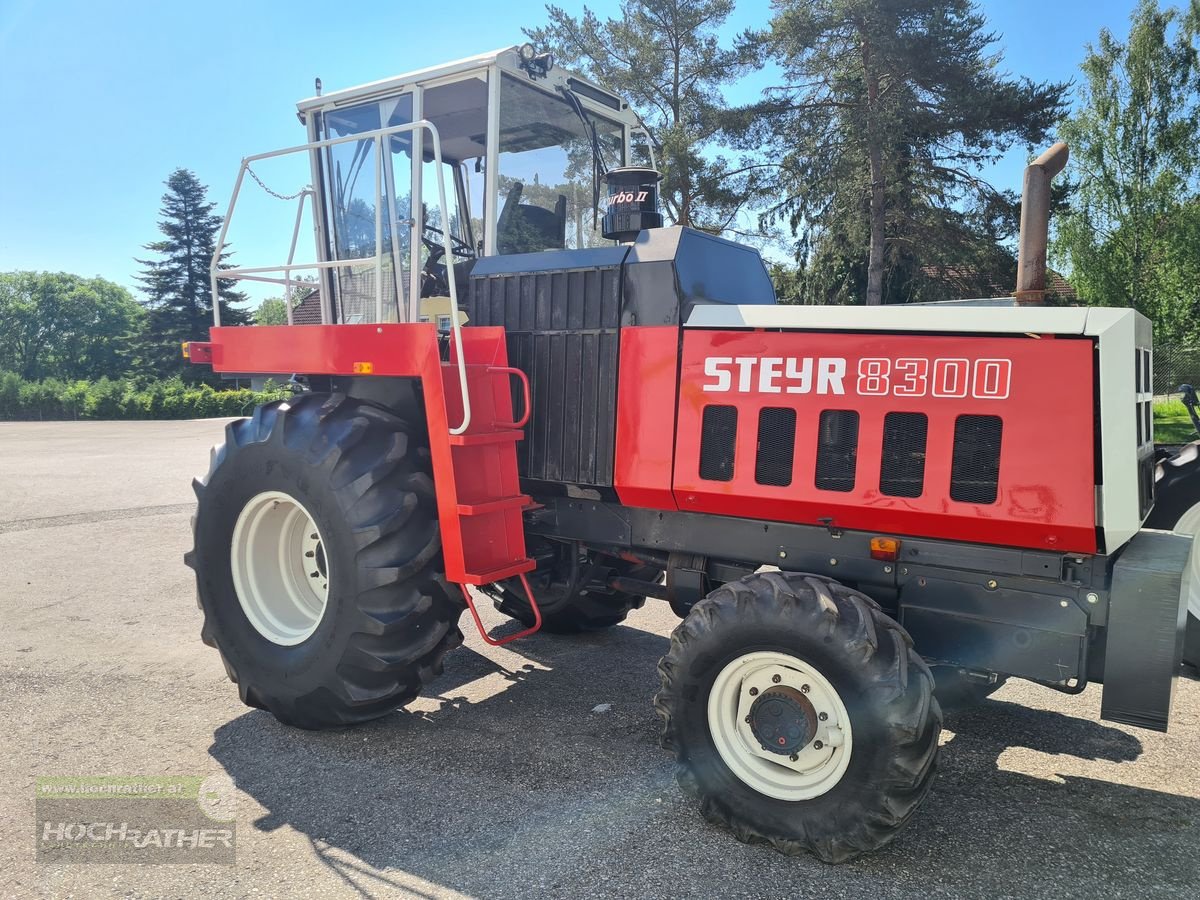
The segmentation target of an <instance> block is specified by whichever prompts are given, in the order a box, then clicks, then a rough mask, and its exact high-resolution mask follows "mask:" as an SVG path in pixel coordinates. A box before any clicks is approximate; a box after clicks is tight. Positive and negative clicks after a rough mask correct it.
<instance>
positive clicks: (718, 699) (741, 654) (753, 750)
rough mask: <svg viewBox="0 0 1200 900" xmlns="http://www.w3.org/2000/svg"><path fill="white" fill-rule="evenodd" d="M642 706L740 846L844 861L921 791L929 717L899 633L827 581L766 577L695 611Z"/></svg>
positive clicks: (881, 835) (935, 723)
mask: <svg viewBox="0 0 1200 900" xmlns="http://www.w3.org/2000/svg"><path fill="white" fill-rule="evenodd" d="M659 673H660V675H661V676H662V689H661V690H660V691H659V693H658V696H657V697H656V698H655V707H656V709H657V710H658V713H659V716H660V717H661V719H662V723H663V746H664V747H665V748H667V749H669V750H674V751H675V754H676V757H677V760H678V770H677V773H678V778H679V781H680V784H681V785H682V786H683V788H684V789H685V790H686V791H688V792H689V793H691V794H693V795H695V796H697V797H698V798H699V799H700V810H701V813H702V814H703V815H704V817H705V818H706V819H708V820H709V821H710V822H713V823H715V824H720V825H724V826H726V827H728V828H730V829H732V831H733V833H734V834H735V835H736V836H737V837H738V839H740V840H743V841H747V842H758V841H765V842H768V843H770V844H771V845H772V846H774V847H775V848H776V849H777V850H780V851H782V852H784V853H789V854H794V853H799V852H805V851H806V852H810V853H813V854H815V855H816V856H818V857H819V858H821V859H822V860H824V861H826V862H842V861H844V860H848V859H852V858H854V857H855V856H858V855H859V854H861V853H864V852H867V851H870V850H874V849H877V848H878V847H881V846H883V845H884V844H886V843H887V842H888V841H889V840H891V839H892V837H893V836H894V835H895V833H896V832H897V831H898V830H899V829H900V827H901V826H902V825H903V824H904V823H905V822H906V821H907V820H908V819H909V817H910V816H911V815H912V814H913V813H914V812H915V811H916V809H917V807H918V806H919V805H920V803H921V801H922V800H923V799H924V798H925V796H926V794H928V792H929V788H930V786H931V784H932V781H933V773H934V768H935V761H936V758H937V749H938V735H939V733H940V730H941V721H942V714H941V709H940V708H939V706H938V703H937V701H936V700H935V699H934V697H933V677H932V675H931V674H930V671H929V668H928V667H927V666H926V665H925V663H924V662H923V661H922V660H921V658H920V657H919V656H917V654H916V653H915V652H914V651H913V649H912V642H911V640H910V639H909V637H908V634H907V633H906V632H905V631H904V629H903V628H901V627H900V625H899V624H898V623H896V622H895V621H893V620H892V619H890V618H889V617H888V616H886V615H884V613H883V612H882V611H881V610H880V609H879V607H878V606H877V605H876V604H875V603H874V602H873V601H871V600H870V599H869V598H868V597H866V596H865V595H863V594H860V593H858V592H857V591H853V590H851V589H849V588H847V587H845V586H844V585H841V584H839V583H837V582H835V581H830V580H827V579H824V578H818V577H814V576H806V575H799V574H790V573H784V572H771V573H763V574H758V575H751V576H749V577H747V578H743V579H742V580H741V581H737V582H733V583H730V584H727V585H724V586H722V587H720V588H718V589H717V590H715V591H713V592H712V593H711V594H709V595H708V597H706V598H705V599H704V600H702V601H700V602H699V603H697V604H696V605H695V607H693V609H692V611H691V612H690V613H689V614H688V616H687V618H686V619H684V621H683V622H682V623H681V624H680V625H679V626H678V627H677V628H676V629H675V632H674V634H672V636H671V648H670V651H669V652H668V653H667V655H666V656H665V657H664V658H663V660H662V662H661V663H660V664H659Z"/></svg>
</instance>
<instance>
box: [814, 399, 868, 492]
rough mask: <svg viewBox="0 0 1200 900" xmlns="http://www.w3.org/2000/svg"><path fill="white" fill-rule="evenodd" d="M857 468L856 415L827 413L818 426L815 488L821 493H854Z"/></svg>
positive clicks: (831, 410)
mask: <svg viewBox="0 0 1200 900" xmlns="http://www.w3.org/2000/svg"><path fill="white" fill-rule="evenodd" d="M857 464H858V413H856V412H854V411H853V410H849V409H827V410H825V411H824V412H822V413H821V420H820V422H819V423H818V425H817V473H816V480H815V484H816V486H817V487H819V488H820V489H821V490H823V491H843V492H849V491H852V490H854V469H855V466H856V465H857Z"/></svg>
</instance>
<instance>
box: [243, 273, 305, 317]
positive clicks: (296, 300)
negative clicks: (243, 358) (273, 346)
mask: <svg viewBox="0 0 1200 900" xmlns="http://www.w3.org/2000/svg"><path fill="white" fill-rule="evenodd" d="M295 281H297V282H302V283H301V284H293V285H292V286H291V287H289V288H288V289H287V290H286V292H285V296H283V297H268V298H267V299H266V300H264V301H263V302H262V303H260V304H259V305H258V309H256V310H255V311H254V313H253V315H252V316H251V319H252V321H253V322H254V324H255V325H286V324H287V307H288V302H289V300H290V301H291V304H292V309H293V310H294V309H295V308H296V307H297V306H299V305H300V304H301V303H302V302H303V301H304V299H305V298H306V297H308V296H309V294H311V293H312V292H313V291H314V290H316V288H317V278H316V276H315V275H300V276H296V277H295Z"/></svg>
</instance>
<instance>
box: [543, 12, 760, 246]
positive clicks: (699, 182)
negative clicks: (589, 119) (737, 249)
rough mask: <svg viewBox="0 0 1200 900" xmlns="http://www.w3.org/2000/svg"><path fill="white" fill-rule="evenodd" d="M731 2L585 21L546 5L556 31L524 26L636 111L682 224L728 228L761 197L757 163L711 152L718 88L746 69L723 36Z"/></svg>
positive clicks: (665, 197) (665, 194)
mask: <svg viewBox="0 0 1200 900" xmlns="http://www.w3.org/2000/svg"><path fill="white" fill-rule="evenodd" d="M733 6H734V4H733V0H622V2H621V4H620V9H621V13H620V15H619V16H616V17H614V18H611V19H605V20H601V19H600V18H599V17H598V16H597V15H596V14H595V13H594V12H593V11H592V10H590V9H588V8H587V7H584V9H583V15H582V16H580V17H579V18H576V17H574V16H570V15H568V14H567V13H566V12H564V11H563V10H562V9H561V8H559V7H557V6H547V7H546V12H547V14H548V15H549V19H550V21H549V24H548V25H546V26H545V27H543V28H535V29H526V30H525V33H526V34H527V35H528V36H529V38H530V39H531V40H532V41H533V42H534V43H535V44H537V45H539V46H542V47H546V48H549V49H551V50H553V51H554V54H555V56H556V58H557V59H558V60H560V61H561V62H562V64H563V65H565V66H568V67H570V68H573V69H575V70H577V71H580V72H581V73H582V74H584V75H587V76H588V77H590V78H592V79H594V80H595V81H596V82H597V83H598V84H601V85H604V86H605V87H607V88H609V89H610V90H613V91H615V92H616V93H618V94H620V95H621V96H622V97H624V99H625V100H627V101H628V102H629V103H630V105H632V106H633V108H634V109H635V110H637V112H638V114H639V115H640V116H641V118H642V121H643V122H644V123H645V124H646V128H647V131H648V132H649V133H650V138H651V140H652V142H653V144H654V149H655V155H656V156H657V162H658V165H659V168H660V169H661V170H662V173H663V183H662V192H661V197H662V202H663V206H664V208H665V212H666V214H667V216H668V217H669V218H670V219H671V220H672V221H674V222H675V223H676V224H678V225H690V226H692V227H694V228H703V229H707V230H712V231H721V230H723V229H727V228H729V227H730V225H731V224H732V223H733V222H734V221H735V220H736V218H737V215H738V212H739V211H740V210H741V209H742V208H743V207H744V206H745V205H746V203H747V202H748V201H749V200H750V199H752V198H753V197H754V196H755V195H756V194H757V193H758V189H757V178H758V177H759V173H760V171H761V168H760V167H759V166H750V167H747V166H744V165H743V164H742V163H741V162H731V161H729V160H727V159H725V158H723V157H721V156H719V155H714V154H711V153H706V152H705V150H706V148H709V147H710V146H711V144H712V139H713V135H714V133H715V131H716V117H717V115H718V113H719V111H720V110H721V108H722V107H723V100H722V97H721V87H722V86H723V85H725V84H729V83H730V82H732V81H735V80H736V79H737V78H738V77H739V76H741V75H742V74H743V73H744V72H745V71H746V70H747V68H748V62H749V60H748V58H747V57H746V56H745V55H744V54H743V53H741V52H739V51H737V50H735V49H732V48H729V47H722V46H721V44H720V42H719V41H718V38H717V33H716V32H717V29H718V28H720V26H721V25H722V23H724V22H725V20H726V19H727V18H728V17H729V14H730V13H731V12H732V11H733Z"/></svg>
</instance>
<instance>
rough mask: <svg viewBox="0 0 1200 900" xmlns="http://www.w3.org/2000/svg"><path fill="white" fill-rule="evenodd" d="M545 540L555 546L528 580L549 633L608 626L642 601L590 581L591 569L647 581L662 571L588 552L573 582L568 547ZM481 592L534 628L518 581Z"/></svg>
mask: <svg viewBox="0 0 1200 900" xmlns="http://www.w3.org/2000/svg"><path fill="white" fill-rule="evenodd" d="M548 543H553V544H554V545H555V546H554V547H553V548H551V549H552V551H553V553H554V558H553V562H552V563H550V564H548V565H542V566H539V567H538V569H537V570H536V571H534V572H531V573H530V574H529V576H528V578H529V584H530V587H532V588H533V596H534V599H535V600H536V601H537V605H538V609H539V610H541V613H542V630H543V631H548V632H550V633H552V634H580V633H583V632H587V631H599V630H601V629H603V628H611V627H613V626H614V625H619V624H621V623H622V622H624V621H625V617H626V616H628V615H629V613H630V612H631V611H633V610H635V609H641V608H642V606H644V605H645V603H646V598H645V597H639V596H637V595H635V594H627V593H625V592H624V591H614V590H612V589H611V588H609V587H606V586H605V585H603V584H602V583H601V582H599V581H592V580H591V575H592V573H595V572H597V571H602V570H609V571H612V572H615V573H616V574H617V575H620V576H622V577H625V578H635V579H637V580H638V581H651V582H656V581H658V579H659V578H661V577H662V569H658V568H656V567H654V566H640V565H638V564H636V563H631V562H626V561H625V560H620V559H610V558H607V557H605V558H604V559H603V562H602V563H597V562H596V561H595V557H594V556H591V555H589V556H588V557H587V558H586V559H585V560H583V561H581V562H580V563H579V572H580V577H579V578H578V579H577V580H576V581H575V583H574V584H572V582H571V577H570V561H569V554H570V553H571V545H569V544H564V543H561V542H558V541H554V542H548ZM605 577H606V578H607V576H605ZM589 582H590V583H589ZM482 590H483V591H484V592H485V593H487V594H488V595H489V596H491V597H492V602H493V603H494V605H495V607H496V609H498V610H499V611H500V612H502V613H504V615H506V616H508V617H509V618H511V619H516V620H517V621H518V622H520V623H521V624H522V625H524V626H525V627H526V628H532V627H533V624H534V621H535V620H534V616H533V609H532V608H531V607H530V605H529V601H528V600H527V599H526V598H525V591H524V590H523V589H522V588H521V582H520V581H518V580H516V579H509V580H508V581H502V582H499V583H498V584H495V585H488V586H486V587H484V588H482Z"/></svg>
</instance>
